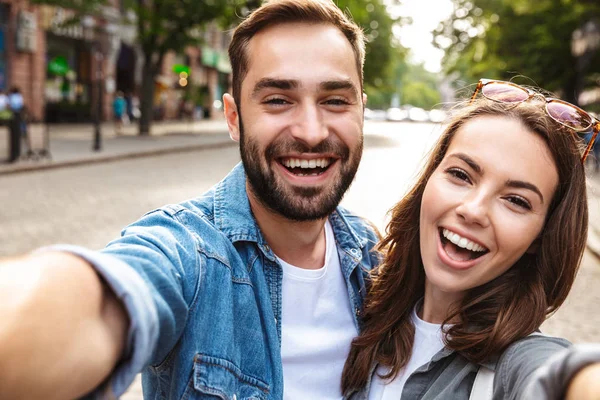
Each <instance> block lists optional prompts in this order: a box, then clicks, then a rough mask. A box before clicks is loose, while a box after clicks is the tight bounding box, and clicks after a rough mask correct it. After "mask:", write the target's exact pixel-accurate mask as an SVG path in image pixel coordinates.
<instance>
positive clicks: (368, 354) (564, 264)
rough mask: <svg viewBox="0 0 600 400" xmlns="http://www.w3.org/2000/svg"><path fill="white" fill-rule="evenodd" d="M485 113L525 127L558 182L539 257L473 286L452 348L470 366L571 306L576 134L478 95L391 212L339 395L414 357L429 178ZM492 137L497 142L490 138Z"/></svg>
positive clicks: (580, 202)
mask: <svg viewBox="0 0 600 400" xmlns="http://www.w3.org/2000/svg"><path fill="white" fill-rule="evenodd" d="M479 116H504V117H507V118H513V119H516V120H518V121H521V123H523V125H524V126H525V127H527V128H528V129H530V130H531V131H532V132H535V133H537V134H538V135H540V136H541V137H542V138H543V139H544V140H545V142H546V144H547V146H548V148H549V150H550V152H551V154H552V156H553V158H554V162H555V164H556V168H557V170H558V176H559V183H558V187H557V189H556V192H555V194H554V197H553V199H552V202H551V204H550V207H549V209H548V214H547V216H546V223H545V225H544V228H543V230H542V233H541V234H540V237H539V238H538V239H537V240H538V242H539V246H538V248H537V251H536V252H535V254H529V253H526V254H524V255H523V256H522V257H521V259H519V261H517V262H516V263H515V265H513V266H512V267H511V268H510V269H509V270H508V271H506V272H505V273H504V274H502V275H501V276H499V277H497V278H496V279H494V280H492V281H490V282H488V283H486V284H484V285H481V286H479V287H476V288H473V289H471V290H469V291H468V293H467V294H466V295H465V297H464V298H463V300H462V302H461V303H460V304H456V305H454V307H455V308H454V311H453V312H452V313H451V315H449V316H448V317H447V319H446V321H445V322H444V324H447V323H448V321H458V322H457V323H455V324H454V325H452V327H451V328H450V329H449V330H448V331H447V332H446V336H445V341H446V346H447V347H448V348H449V349H452V350H455V351H457V352H458V353H459V354H461V355H463V356H464V357H466V358H467V359H468V360H470V361H471V362H474V363H482V362H485V361H488V360H490V359H491V358H492V357H494V356H496V355H499V354H500V353H501V352H502V351H503V350H504V349H506V347H507V346H508V345H509V344H511V343H513V342H514V341H516V340H518V339H520V338H522V337H525V336H527V335H528V334H530V333H531V332H533V331H535V330H536V329H538V328H539V326H540V325H541V324H542V322H543V321H544V320H545V319H546V318H547V317H548V316H549V315H550V314H551V313H552V312H554V311H556V309H558V307H560V305H561V304H562V303H563V301H564V300H565V298H566V296H567V294H568V293H569V290H570V289H571V286H572V284H573V281H574V280H575V275H576V273H577V269H578V267H579V264H580V262H581V258H582V256H583V252H584V249H585V242H586V237H587V227H588V209H587V197H586V187H585V171H584V167H583V165H582V163H581V161H580V158H579V157H580V152H579V147H580V146H579V145H580V143H578V141H577V140H574V137H575V135H574V134H573V133H572V131H570V130H568V129H566V128H564V127H562V126H561V125H560V124H558V123H556V122H555V121H554V120H552V119H551V118H550V117H548V115H547V114H546V113H545V111H544V109H543V106H541V105H540V104H539V103H538V102H527V103H523V104H520V105H518V106H516V107H515V106H514V105H507V104H502V103H495V102H492V101H489V100H485V99H481V100H478V101H476V102H475V103H474V104H472V105H469V106H466V107H464V108H463V109H462V110H461V111H460V112H459V113H458V114H457V115H456V116H455V117H454V118H453V119H452V121H450V124H449V125H448V127H447V129H446V130H445V132H444V133H443V135H442V137H441V138H440V140H439V141H438V143H437V145H436V146H435V148H434V149H433V151H432V153H431V154H430V156H429V159H428V162H427V164H426V166H425V168H424V169H423V171H422V172H421V174H420V176H419V178H418V180H417V182H416V184H415V185H414V186H413V188H412V190H411V191H410V192H409V193H408V195H406V196H405V197H404V198H403V199H402V200H401V201H400V202H399V203H398V204H396V206H395V207H394V208H393V209H392V218H391V221H390V223H389V224H388V227H387V231H386V236H385V237H384V239H383V240H382V241H381V243H380V245H379V249H380V250H382V251H383V252H384V254H386V255H385V259H384V261H383V263H382V265H381V266H380V268H379V269H378V270H377V271H376V273H375V274H374V275H373V282H372V284H371V287H370V289H369V292H368V294H367V298H366V301H365V309H364V311H363V314H362V328H363V329H362V332H361V334H360V336H358V337H357V338H355V339H354V341H353V342H352V347H351V349H350V354H349V356H348V359H347V361H346V365H345V367H344V372H343V376H342V390H343V393H344V394H345V395H350V394H352V393H353V392H356V391H358V390H360V389H362V388H363V387H364V386H365V385H366V384H367V381H368V379H369V375H370V373H371V371H372V367H373V366H374V365H375V364H376V363H379V364H382V365H385V366H388V367H390V372H389V374H387V375H385V376H383V378H386V379H387V378H393V377H395V376H397V374H398V372H399V371H400V370H401V369H402V368H403V367H404V366H405V365H406V363H407V362H408V360H409V359H410V355H411V352H412V344H413V338H414V333H415V328H414V326H413V324H412V322H411V319H410V314H411V312H412V310H413V309H414V307H415V305H416V303H417V301H419V299H421V298H422V297H423V295H424V287H425V272H424V269H423V264H422V261H421V253H420V247H419V214H420V210H421V198H422V196H423V191H424V189H425V186H426V184H427V181H428V180H429V178H430V177H431V175H432V174H433V172H434V171H435V169H436V168H437V167H438V165H439V164H440V162H441V161H442V159H443V158H444V155H445V154H446V151H447V149H448V147H449V145H450V142H451V141H452V138H453V136H454V134H455V133H456V132H457V130H459V129H460V127H461V126H462V125H464V124H465V123H466V122H467V121H469V120H471V119H473V118H476V117H479ZM490 140H494V138H490Z"/></svg>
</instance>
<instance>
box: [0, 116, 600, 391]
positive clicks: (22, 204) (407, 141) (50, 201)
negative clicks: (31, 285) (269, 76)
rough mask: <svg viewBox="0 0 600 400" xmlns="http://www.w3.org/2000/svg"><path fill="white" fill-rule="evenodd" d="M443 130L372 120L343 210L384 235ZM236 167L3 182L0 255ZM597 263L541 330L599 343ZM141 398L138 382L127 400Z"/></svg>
mask: <svg viewBox="0 0 600 400" xmlns="http://www.w3.org/2000/svg"><path fill="white" fill-rule="evenodd" d="M440 132H441V128H440V127H439V126H438V125H434V124H415V123H386V122H368V123H367V124H366V126H365V152H364V156H363V161H362V164H361V167H360V169H359V172H358V174H357V177H356V180H355V182H354V184H353V186H352V187H351V189H350V191H349V192H348V194H347V195H346V197H345V198H344V200H343V205H344V206H346V207H347V208H350V209H351V210H353V211H354V212H356V213H357V214H359V215H362V216H364V217H366V218H368V219H370V220H371V221H373V222H374V223H375V224H376V225H377V226H378V227H380V229H382V230H383V229H384V227H385V222H386V212H387V211H388V210H389V208H390V207H391V206H392V205H393V204H394V203H395V202H396V201H397V200H398V199H400V197H401V196H402V194H403V193H404V192H405V191H406V189H407V187H408V186H409V185H410V184H411V183H412V182H413V180H414V178H415V173H416V171H417V170H418V167H419V164H420V162H421V160H422V158H423V155H424V154H425V152H426V151H427V149H428V148H429V147H430V146H431V144H433V143H434V142H435V140H436V139H437V137H438V135H439V133H440ZM237 162H239V153H238V149H237V148H236V147H229V148H222V149H213V150H206V151H197V152H186V153H178V154H170V155H163V156H156V157H148V158H139V159H133V160H124V161H118V162H109V163H101V164H94V165H88V166H78V167H71V168H62V169H55V170H46V171H39V172H28V173H22V174H15V175H7V176H0V187H1V188H2V189H1V190H0V204H2V207H1V208H0V257H4V256H11V255H15V254H19V253H23V252H27V251H29V250H32V249H34V248H37V247H39V246H44V245H50V244H53V243H70V244H77V245H82V246H86V247H90V248H101V247H103V246H104V245H105V244H106V243H107V242H108V241H110V240H111V239H112V238H114V237H116V236H117V235H119V232H120V229H121V228H122V227H124V226H125V225H126V224H128V223H129V222H132V221H134V220H136V219H137V218H139V217H140V216H141V215H143V214H144V213H145V212H147V211H149V210H152V209H153V208H156V207H160V206H161V205H164V204H166V203H177V202H180V201H183V200H186V199H188V198H191V197H195V196H198V195H200V194H202V193H203V192H204V191H206V190H207V189H209V188H210V187H211V186H212V185H214V184H215V183H216V182H218V181H219V180H220V179H221V178H223V177H224V176H225V175H226V173H227V172H228V171H229V170H230V169H231V168H232V167H233V166H234V165H235V164H236V163H237ZM597 287H600V263H599V260H598V259H597V258H595V256H593V255H592V254H590V253H586V255H585V257H584V260H583V265H582V268H581V271H580V274H579V277H578V279H577V281H576V283H575V287H574V288H573V290H572V292H571V295H570V297H569V298H568V299H567V302H566V304H565V305H564V306H563V308H562V309H561V310H560V311H559V312H557V313H556V314H555V315H554V316H553V317H552V318H551V319H550V320H549V321H548V322H547V323H546V324H545V325H544V327H543V329H544V331H545V332H546V333H549V334H556V335H561V336H564V337H566V338H567V339H569V340H571V341H573V342H582V341H593V340H595V341H600V314H596V313H595V312H594V310H595V309H596V307H597V305H598V304H600V291H599V290H597ZM123 398H124V399H126V400H134V399H136V400H137V399H141V389H140V388H139V383H136V385H134V386H133V387H132V389H131V390H130V392H129V393H128V394H127V395H126V396H124V397H123Z"/></svg>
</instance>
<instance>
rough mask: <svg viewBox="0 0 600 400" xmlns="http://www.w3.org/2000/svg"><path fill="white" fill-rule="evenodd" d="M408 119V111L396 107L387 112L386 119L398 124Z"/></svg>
mask: <svg viewBox="0 0 600 400" xmlns="http://www.w3.org/2000/svg"><path fill="white" fill-rule="evenodd" d="M407 118H408V111H406V110H403V109H401V108H396V107H392V108H388V110H387V112H386V119H387V120H388V121H394V122H398V121H404V120H406V119H407Z"/></svg>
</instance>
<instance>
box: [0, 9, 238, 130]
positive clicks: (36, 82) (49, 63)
mask: <svg viewBox="0 0 600 400" xmlns="http://www.w3.org/2000/svg"><path fill="white" fill-rule="evenodd" d="M120 3H121V2H120V1H119V0H111V1H110V2H109V5H108V6H106V7H104V9H103V10H102V13H101V15H100V16H96V17H93V18H92V17H89V18H84V20H82V21H81V23H79V24H65V22H67V21H69V19H70V18H72V17H73V13H72V12H70V11H69V10H66V9H63V8H60V7H54V6H47V5H31V4H29V3H28V2H27V1H26V0H0V90H4V91H8V90H10V89H11V88H18V89H19V90H20V91H21V92H22V94H23V97H24V99H25V103H26V106H27V109H28V112H29V116H30V118H31V119H32V120H35V121H47V122H88V121H91V120H92V118H93V117H94V116H95V114H96V113H100V115H101V118H102V119H104V120H109V119H111V118H112V115H111V113H112V107H111V104H112V101H113V99H114V96H115V93H116V92H117V91H121V92H123V93H124V94H125V95H128V96H131V97H132V98H135V97H136V94H137V93H138V92H139V89H140V87H141V75H142V74H141V70H142V66H143V55H142V53H141V51H140V49H139V47H138V46H137V44H136V43H137V38H136V30H135V24H127V23H123V21H124V19H126V18H128V17H129V18H130V19H131V18H132V16H130V15H129V16H128V15H124V11H123V9H122V7H121V4H120ZM229 40H230V37H229V34H224V33H222V32H221V31H220V30H219V29H218V28H217V26H216V25H210V26H209V27H208V28H207V29H206V31H205V33H204V42H205V45H203V46H201V47H191V48H188V49H186V51H185V52H184V54H169V55H168V56H167V57H165V61H164V63H163V68H162V73H161V74H160V75H159V76H158V77H157V79H156V82H155V85H156V91H155V92H156V96H155V99H154V103H155V109H156V110H157V112H156V113H155V117H156V118H157V119H161V118H166V119H173V118H178V117H181V115H182V113H181V110H182V107H183V105H184V104H188V109H189V105H190V104H191V107H192V109H193V110H194V116H195V117H200V116H203V117H210V118H219V117H220V115H221V114H222V113H221V112H220V111H221V109H222V104H221V103H220V101H221V100H220V99H221V96H222V94H223V93H224V92H225V91H228V90H229V86H230V82H229V81H230V76H231V74H230V73H231V67H230V64H229V60H228V58H227V53H226V48H227V46H228V44H229ZM99 98H100V103H99V101H98V99H99Z"/></svg>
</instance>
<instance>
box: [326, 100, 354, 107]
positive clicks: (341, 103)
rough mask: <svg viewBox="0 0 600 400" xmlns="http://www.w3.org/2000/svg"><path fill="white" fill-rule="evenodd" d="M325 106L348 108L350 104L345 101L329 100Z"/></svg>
mask: <svg viewBox="0 0 600 400" xmlns="http://www.w3.org/2000/svg"><path fill="white" fill-rule="evenodd" d="M325 104H329V105H332V106H346V105H348V104H350V103H348V102H347V101H346V100H344V99H328V100H326V101H325Z"/></svg>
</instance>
